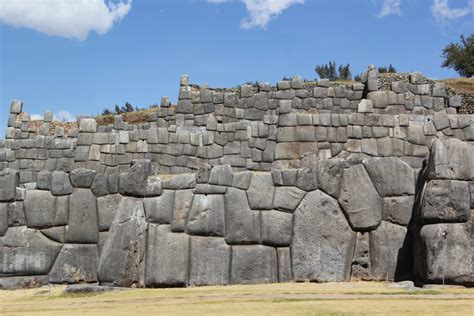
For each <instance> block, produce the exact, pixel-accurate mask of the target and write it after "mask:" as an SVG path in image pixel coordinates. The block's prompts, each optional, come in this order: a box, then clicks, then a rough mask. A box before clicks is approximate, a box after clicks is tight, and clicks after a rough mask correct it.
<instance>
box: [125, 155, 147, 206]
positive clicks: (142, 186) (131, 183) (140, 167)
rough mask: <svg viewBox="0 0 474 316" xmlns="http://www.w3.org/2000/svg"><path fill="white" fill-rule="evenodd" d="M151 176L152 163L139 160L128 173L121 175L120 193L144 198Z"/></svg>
mask: <svg viewBox="0 0 474 316" xmlns="http://www.w3.org/2000/svg"><path fill="white" fill-rule="evenodd" d="M150 174H151V161H150V160H147V159H142V160H137V161H135V163H134V164H133V165H132V167H131V168H130V170H129V171H128V173H122V174H121V175H120V187H119V191H120V194H122V195H127V196H135V197H144V196H146V192H147V186H148V181H147V180H148V176H149V175H150Z"/></svg>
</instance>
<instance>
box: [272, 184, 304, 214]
mask: <svg viewBox="0 0 474 316" xmlns="http://www.w3.org/2000/svg"><path fill="white" fill-rule="evenodd" d="M305 194H306V192H305V191H303V190H301V189H298V188H295V187H277V188H275V195H274V197H273V207H274V208H276V209H279V210H283V211H290V212H293V211H294V210H295V209H296V207H297V206H298V205H299V204H300V202H301V200H302V199H303V197H304V196H305Z"/></svg>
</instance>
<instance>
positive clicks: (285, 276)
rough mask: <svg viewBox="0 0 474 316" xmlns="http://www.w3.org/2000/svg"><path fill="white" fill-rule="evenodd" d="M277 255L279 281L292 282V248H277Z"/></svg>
mask: <svg viewBox="0 0 474 316" xmlns="http://www.w3.org/2000/svg"><path fill="white" fill-rule="evenodd" d="M277 256H278V282H290V281H291V280H292V276H291V252H290V248H277Z"/></svg>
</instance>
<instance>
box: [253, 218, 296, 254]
mask: <svg viewBox="0 0 474 316" xmlns="http://www.w3.org/2000/svg"><path fill="white" fill-rule="evenodd" d="M261 213H262V215H261V216H262V218H261V221H262V224H261V233H260V234H261V241H262V243H263V244H266V245H271V246H289V245H290V243H291V235H292V233H293V216H292V215H291V214H289V213H284V212H280V211H262V212H261Z"/></svg>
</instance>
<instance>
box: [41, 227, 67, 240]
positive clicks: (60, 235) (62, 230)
mask: <svg viewBox="0 0 474 316" xmlns="http://www.w3.org/2000/svg"><path fill="white" fill-rule="evenodd" d="M41 233H42V234H43V235H45V236H46V237H48V238H49V239H51V240H53V241H56V242H59V243H62V244H63V243H64V242H65V240H66V238H65V237H66V226H55V227H51V228H45V229H42V230H41Z"/></svg>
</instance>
